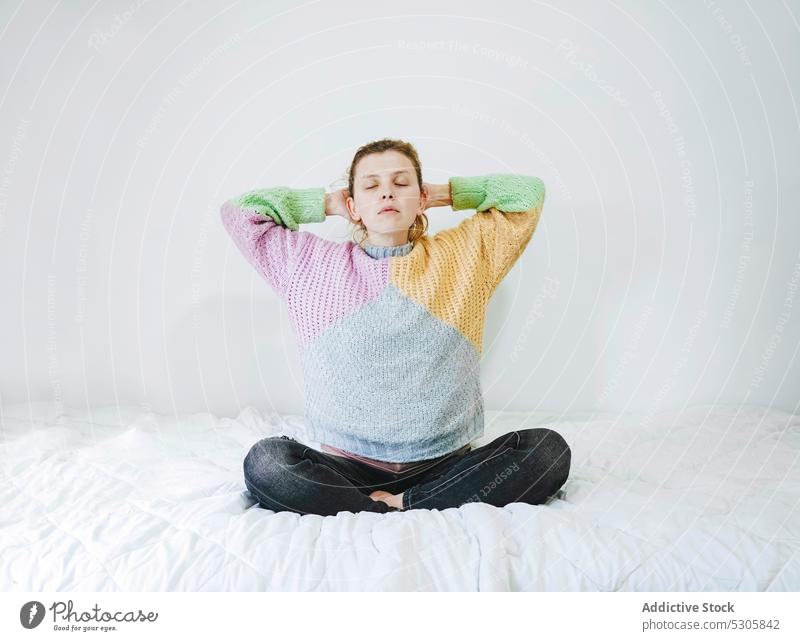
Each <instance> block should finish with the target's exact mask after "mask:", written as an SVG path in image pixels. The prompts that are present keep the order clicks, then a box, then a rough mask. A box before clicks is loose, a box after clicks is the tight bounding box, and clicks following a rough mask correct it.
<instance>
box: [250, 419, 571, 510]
mask: <svg viewBox="0 0 800 641" xmlns="http://www.w3.org/2000/svg"><path fill="white" fill-rule="evenodd" d="M570 460H571V451H570V448H569V445H567V443H566V441H565V440H564V438H563V437H562V436H561V435H560V434H559V433H558V432H555V431H553V430H551V429H548V428H543V427H535V428H530V429H523V430H515V431H512V432H508V433H506V434H503V435H501V436H498V437H497V438H496V439H494V440H493V441H491V442H490V443H487V444H486V445H483V446H481V447H478V448H475V449H472V450H470V451H468V452H466V453H465V454H462V455H460V456H447V457H445V458H444V459H441V460H439V461H434V463H432V464H431V465H430V466H427V467H423V468H421V469H415V470H409V471H406V472H399V473H396V472H387V471H384V470H381V469H378V468H375V467H372V466H371V465H368V464H366V463H362V462H361V461H354V460H352V459H347V458H344V457H341V456H336V455H334V454H330V453H327V452H320V451H318V450H315V449H314V448H312V447H308V446H306V445H304V444H303V443H300V442H299V441H296V440H295V439H293V438H291V437H289V436H270V437H268V438H264V439H262V440H260V441H258V442H257V443H256V444H255V445H253V447H252V448H250V451H249V452H248V454H247V456H246V457H245V459H244V480H245V485H246V486H247V489H248V490H249V492H250V494H251V495H252V496H253V497H254V498H255V499H256V500H257V501H258V502H259V504H260V505H261V507H264V508H267V509H269V510H274V511H276V512H280V511H291V512H296V513H298V514H320V515H322V516H333V515H335V514H337V513H338V512H341V511H349V512H362V511H363V512H396V511H399V510H398V509H397V508H394V507H390V506H388V505H386V503H384V502H383V501H373V500H372V499H371V498H369V494H370V493H371V492H374V491H375V490H384V491H386V492H390V493H392V494H399V493H400V492H403V493H404V494H403V509H404V510H413V509H417V508H419V509H434V508H435V509H440V510H442V509H445V508H448V507H459V506H460V505H463V504H464V503H469V502H482V503H489V504H491V505H495V506H497V507H503V506H504V505H507V504H508V503H514V502H522V503H530V504H533V505H536V504H539V503H544V502H545V501H546V500H547V499H548V498H549V497H550V496H552V495H554V494H555V493H556V492H557V491H558V490H559V488H561V486H562V485H564V483H565V482H566V480H567V477H568V476H569V468H570Z"/></svg>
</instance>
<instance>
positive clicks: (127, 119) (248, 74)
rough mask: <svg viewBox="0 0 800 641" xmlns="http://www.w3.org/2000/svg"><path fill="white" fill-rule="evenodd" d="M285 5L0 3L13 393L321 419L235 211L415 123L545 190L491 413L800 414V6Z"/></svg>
mask: <svg viewBox="0 0 800 641" xmlns="http://www.w3.org/2000/svg"><path fill="white" fill-rule="evenodd" d="M264 4H267V3H264ZM268 4H269V6H262V3H259V2H240V3H230V4H226V3H216V2H192V3H185V4H184V3H177V2H174V3H166V2H158V3H156V2H145V3H142V2H135V1H130V2H117V3H114V2H104V3H102V4H101V3H93V2H69V3H63V2H54V1H51V2H14V3H3V4H2V5H0V24H2V25H3V26H2V30H1V31H2V32H1V33H0V59H1V60H2V64H1V65H0V85H1V86H2V95H0V116H1V117H0V141H2V143H1V144H2V147H0V149H1V150H2V155H0V172H2V173H0V261H2V263H1V266H2V274H3V276H2V281H0V283H1V285H0V286H1V287H2V290H1V291H0V295H2V301H3V312H4V313H3V314H2V315H0V335H2V341H3V342H2V359H0V392H1V394H2V398H1V399H0V400H1V401H2V402H3V403H12V402H24V401H27V400H29V399H30V400H42V401H48V400H49V401H51V402H54V403H56V404H57V405H58V406H62V407H63V406H82V407H85V406H87V405H111V404H144V405H149V406H150V407H152V408H153V409H155V410H158V411H165V412H171V411H181V412H183V411H198V412H199V411H206V410H208V411H211V412H214V413H218V414H221V415H222V414H225V415H228V414H232V415H235V414H236V413H237V412H238V409H239V408H240V407H242V406H244V405H253V406H255V407H258V408H259V409H262V410H264V411H269V410H272V409H274V410H278V411H285V412H296V413H300V412H302V377H301V371H300V369H299V358H298V354H297V349H296V346H295V344H294V341H293V338H292V336H291V334H290V330H289V326H288V324H287V321H288V317H287V315H286V311H285V309H284V308H283V307H282V306H281V304H279V301H278V300H277V299H276V297H275V296H274V295H273V294H272V292H271V291H270V290H269V289H268V287H267V285H266V283H264V282H263V281H262V280H261V279H260V278H259V277H258V275H257V274H255V272H254V271H253V270H252V269H251V268H250V267H249V266H248V265H247V264H246V263H245V261H244V259H243V258H242V257H241V256H240V255H239V254H238V252H237V250H236V248H235V247H234V245H233V244H232V242H231V241H230V240H229V238H228V237H227V235H226V234H225V232H224V230H223V228H222V226H221V224H220V221H219V218H218V208H219V205H220V204H221V203H222V202H223V201H224V200H225V199H227V198H229V197H231V196H234V195H237V194H239V193H240V192H242V191H244V190H247V189H251V188H255V187H263V186H270V185H278V184H286V185H290V186H295V187H305V186H321V185H324V184H326V183H328V182H329V181H331V180H333V179H335V178H337V177H338V176H340V175H341V174H342V172H343V171H344V169H345V168H346V167H347V165H348V164H349V161H350V159H351V157H352V154H353V153H354V151H355V150H356V148H357V147H358V146H359V145H361V144H363V143H365V142H368V141H370V140H374V139H377V138H381V137H384V136H393V137H400V138H405V139H407V140H410V141H411V142H413V143H414V144H415V145H416V146H417V148H418V149H419V151H420V154H421V158H422V161H423V171H424V178H425V179H426V180H428V181H431V182H446V181H447V178H448V177H449V176H451V175H480V174H483V173H492V172H511V173H528V174H533V175H538V176H541V177H542V178H543V179H544V181H545V183H546V184H547V186H548V195H547V200H546V204H545V208H544V213H543V218H542V222H541V224H540V226H539V229H538V230H537V232H536V234H535V236H534V239H533V240H532V242H531V244H530V245H529V246H528V249H527V251H526V252H525V254H524V255H523V256H522V258H521V259H520V261H519V262H518V263H517V265H516V266H515V267H514V269H513V270H512V271H511V273H510V274H509V275H508V277H507V278H506V280H505V281H504V283H503V285H502V286H501V287H500V289H499V291H498V292H497V294H496V296H495V298H494V299H493V300H492V302H491V306H490V309H489V312H488V324H487V329H486V337H485V345H486V353H485V359H484V364H483V374H482V375H483V381H484V390H485V396H486V405H487V408H490V409H505V410H510V409H519V410H522V409H552V410H553V411H554V412H558V413H561V412H574V411H577V410H594V409H598V410H609V411H617V410H627V411H640V412H654V411H657V410H659V409H662V408H663V409H666V408H673V407H682V406H683V405H685V404H687V403H688V404H698V403H725V404H739V403H757V404H763V405H772V406H776V407H780V408H784V409H786V410H794V409H795V408H796V407H797V401H798V396H800V394H798V391H800V366H798V358H797V350H798V345H799V344H800V341H799V340H798V339H799V338H800V320H799V319H800V294H799V293H798V285H800V253H799V250H800V233H799V232H800V223H798V216H797V213H798V208H797V202H798V197H800V193H798V192H799V191H800V190H798V178H797V171H798V166H800V163H799V162H798V160H800V159H799V158H798V156H799V155H800V154H798V150H800V145H799V144H798V142H800V136H799V133H800V131H799V129H798V125H800V117H799V116H798V105H797V98H798V96H800V84H799V83H798V77H800V74H799V72H800V70H799V69H798V61H799V60H800V56H798V48H799V47H798V42H799V40H798V32H799V31H800V28H799V27H798V20H800V6H799V4H800V3H798V2H797V1H796V0H793V1H787V2H775V3H752V2H724V3H723V2H720V3H719V5H717V4H715V3H713V2H706V3H702V2H696V3H695V2H638V1H633V0H627V1H624V2H590V1H586V2H570V3H562V2H558V3H545V2H530V3H523V2H493V3H466V4H465V3H459V2H447V3H444V2H442V3H431V2H430V1H429V0H426V1H424V2H422V1H405V2H402V3H396V4H392V5H386V4H384V3H374V2H337V3H328V2H307V3H300V2H281V3H268ZM389 7H391V8H389ZM471 214H472V212H459V213H453V212H451V211H450V210H449V209H447V208H442V209H435V210H432V213H431V220H432V228H433V229H432V230H433V231H437V230H438V229H441V228H443V227H448V226H451V225H455V224H456V223H457V222H458V221H459V220H461V219H462V218H463V217H464V216H467V215H471ZM306 228H307V229H309V230H310V231H313V232H314V233H317V234H319V235H322V236H325V237H327V238H333V239H338V240H345V239H346V232H347V228H346V225H345V222H344V221H343V220H340V219H337V220H329V221H327V222H325V223H323V224H319V225H316V226H314V227H313V229H312V228H311V227H306Z"/></svg>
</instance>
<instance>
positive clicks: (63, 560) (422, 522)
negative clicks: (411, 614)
mask: <svg viewBox="0 0 800 641" xmlns="http://www.w3.org/2000/svg"><path fill="white" fill-rule="evenodd" d="M0 417H1V418H2V433H3V446H4V450H3V454H4V456H3V458H2V463H3V464H2V467H1V468H0V549H1V550H2V554H1V555H0V559H2V560H1V561H0V587H2V589H3V590H5V591H49V590H52V591H81V590H86V591H95V590H97V591H140V590H141V591H149V590H175V591H178V590H180V591H184V590H185V591H206V590H208V591H218V590H226V591H250V590H263V591H269V590H284V591H288V590H309V591H310V590H328V591H340V590H341V591H345V590H370V591H388V590H411V591H418V590H485V591H498V590H500V591H505V590H535V591H544V590H557V591H565V590H602V591H612V590H630V591H676V590H685V591H796V590H800V553H799V552H800V510H798V509H797V508H798V502H800V416H798V415H792V414H788V413H786V412H783V411H780V410H772V409H767V408H763V407H758V406H752V405H742V406H696V407H691V408H688V409H685V410H683V411H670V412H662V413H659V414H655V415H652V416H648V417H647V420H643V419H642V417H641V416H638V415H634V414H621V415H610V414H588V413H586V414H574V415H570V416H563V417H561V416H558V415H555V414H552V413H546V412H519V411H515V412H487V413H486V419H487V420H486V433H485V434H484V436H483V437H481V438H480V439H478V440H477V441H475V445H476V446H478V447H479V446H481V445H483V444H485V443H488V442H489V441H490V440H492V439H494V438H496V437H497V436H499V435H500V434H503V433H506V432H509V431H511V430H514V429H520V428H528V427H537V426H542V427H550V428H552V429H555V430H557V431H558V432H559V433H560V434H562V435H563V436H564V438H565V439H566V440H567V442H568V443H569V445H570V447H571V449H572V467H571V474H570V478H569V480H568V481H567V482H566V484H565V485H564V487H563V488H562V489H561V491H560V492H559V493H558V494H557V495H556V496H555V497H553V498H551V500H550V501H549V502H548V503H547V504H544V505H528V504H526V503H511V504H509V505H507V506H505V507H503V508H496V507H493V506H491V505H488V504H485V503H477V502H475V503H467V504H465V505H463V506H461V507H460V508H450V509H446V510H441V511H440V510H409V511H404V512H391V513H387V514H378V513H369V512H365V513H358V514H354V513H352V512H340V513H339V514H337V515H336V516H326V517H323V516H318V515H306V516H301V515H299V514H295V513H291V512H280V513H275V512H272V511H271V510H265V509H263V508H261V507H260V506H259V505H258V504H257V503H256V502H255V500H254V499H253V498H252V497H251V496H250V495H249V493H248V492H247V491H246V488H245V485H244V480H243V471H242V463H243V460H244V457H245V455H246V453H247V451H248V450H249V448H250V447H251V446H252V445H253V443H254V442H256V441H257V440H258V439H260V438H263V437H264V436H270V435H277V434H288V435H290V436H293V437H294V438H296V439H298V440H300V441H302V442H305V443H306V444H307V445H309V446H311V447H318V446H319V444H318V443H314V442H312V441H310V440H307V438H306V435H307V434H306V432H305V425H304V420H303V418H302V417H300V416H296V415H280V414H278V413H276V412H259V411H258V410H257V409H254V408H252V407H248V408H245V409H243V410H242V411H241V412H240V413H239V415H238V416H237V417H235V418H219V417H215V416H213V415H210V414H193V415H187V416H180V417H177V418H174V417H166V416H160V415H157V414H154V413H152V412H145V411H142V410H140V409H138V408H136V407H120V408H117V407H114V408H91V411H87V410H84V411H81V412H79V411H77V410H75V411H73V410H67V411H66V412H64V413H63V414H60V415H58V414H56V413H55V412H54V411H53V408H52V406H50V405H48V404H45V403H31V404H18V405H6V406H4V407H3V408H2V414H0ZM714 602H715V603H716V601H714ZM720 603H722V602H721V601H720Z"/></svg>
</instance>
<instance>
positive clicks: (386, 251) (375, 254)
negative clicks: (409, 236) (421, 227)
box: [362, 242, 414, 258]
mask: <svg viewBox="0 0 800 641" xmlns="http://www.w3.org/2000/svg"><path fill="white" fill-rule="evenodd" d="M362 247H363V248H364V251H365V252H367V254H369V255H370V256H372V258H388V257H389V256H405V255H406V254H407V253H408V252H410V251H411V250H412V249H413V248H414V243H410V242H409V243H405V244H403V245H395V246H393V247H381V246H380V245H370V244H368V243H364V245H362Z"/></svg>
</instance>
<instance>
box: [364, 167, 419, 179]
mask: <svg viewBox="0 0 800 641" xmlns="http://www.w3.org/2000/svg"><path fill="white" fill-rule="evenodd" d="M408 171H409V170H408V169H401V170H400V171H395V172H394V173H392V176H396V175H397V174H405V173H408ZM377 177H378V174H366V175H365V176H361V178H362V179H363V178H377Z"/></svg>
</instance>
